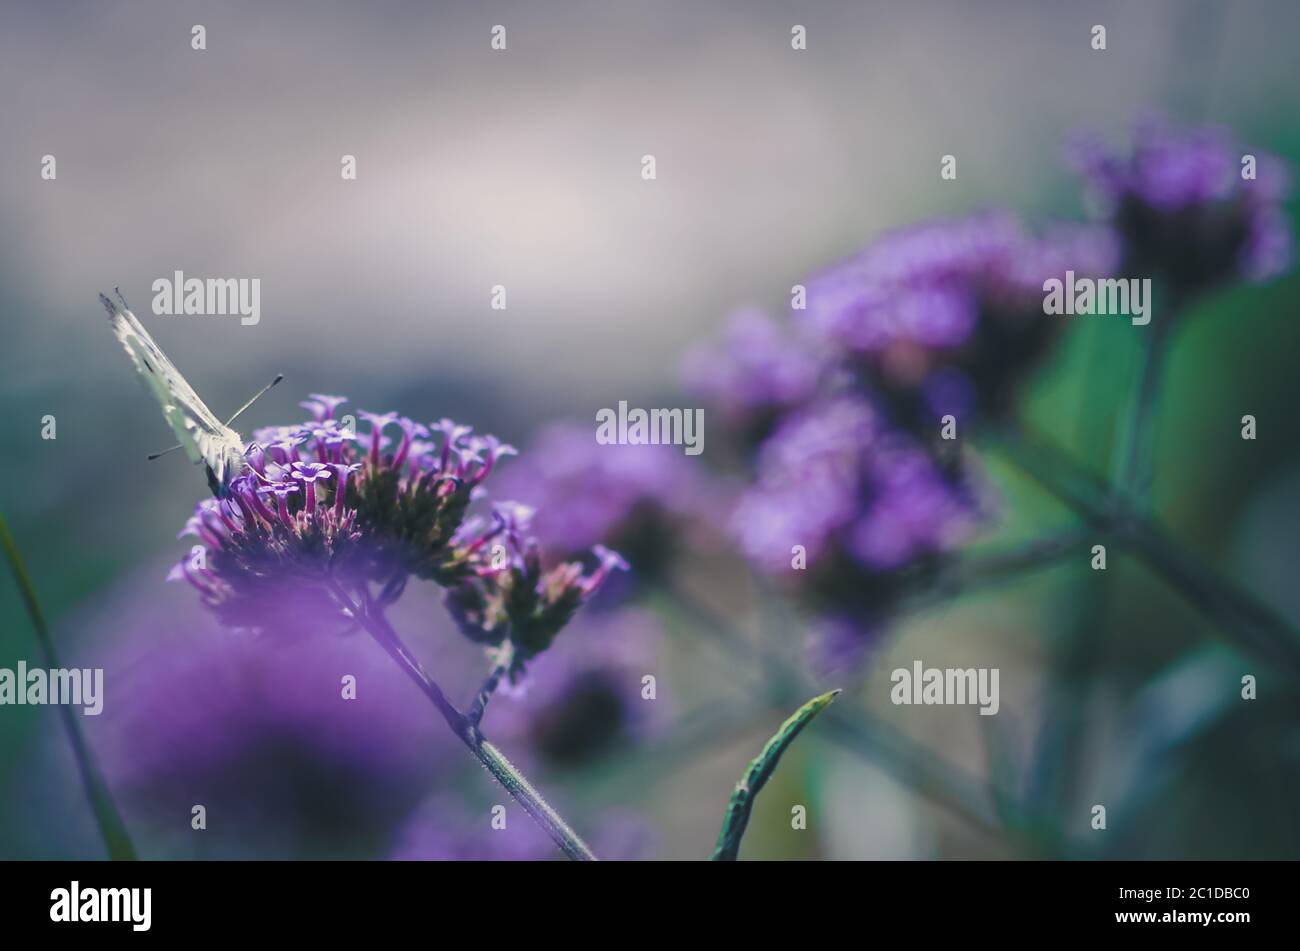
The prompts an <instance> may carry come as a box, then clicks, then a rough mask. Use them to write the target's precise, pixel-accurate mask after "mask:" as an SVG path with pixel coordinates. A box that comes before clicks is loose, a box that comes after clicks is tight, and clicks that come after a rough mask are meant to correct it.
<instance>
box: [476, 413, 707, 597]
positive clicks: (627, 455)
mask: <svg viewBox="0 0 1300 951" xmlns="http://www.w3.org/2000/svg"><path fill="white" fill-rule="evenodd" d="M497 486H498V490H497V494H498V495H500V496H501V497H504V498H512V499H518V500H519V501H520V502H523V503H526V504H527V505H529V506H531V507H533V508H534V509H535V510H536V515H535V516H534V518H533V520H532V527H533V531H534V532H535V533H536V534H537V537H538V539H539V540H540V541H541V543H542V545H543V546H544V547H545V549H546V550H547V551H548V553H550V554H552V555H553V556H555V557H558V558H563V559H568V558H581V557H585V554H584V553H586V552H588V551H589V550H590V549H591V548H592V546H594V545H597V544H602V543H603V544H607V545H609V546H610V547H612V548H615V549H617V550H618V551H619V552H621V553H622V554H623V555H624V556H625V557H626V558H627V560H628V563H629V564H630V565H631V566H632V569H633V571H634V572H635V573H636V576H637V577H638V578H646V577H652V576H654V575H655V574H656V573H657V572H658V571H660V570H662V569H663V568H664V567H665V566H666V563H667V562H668V560H669V559H670V558H671V557H672V555H673V553H674V551H675V550H676V546H677V541H678V539H679V537H680V536H681V535H682V534H683V533H687V534H689V533H692V532H696V531H697V530H698V529H700V528H701V527H702V526H705V525H708V524H709V523H710V522H711V520H713V517H714V513H715V512H716V511H717V506H716V504H715V502H714V498H713V492H712V487H711V485H710V483H709V481H708V478H707V476H706V474H705V473H704V471H703V469H702V468H700V467H698V466H696V465H694V464H693V463H692V462H691V460H689V459H688V458H686V457H685V456H684V455H683V454H682V451H681V448H680V447H678V446H667V445H663V446H652V445H640V446H634V445H600V444H598V443H597V442H596V439H595V430H594V428H592V427H583V426H578V425H576V424H571V423H556V424H552V425H551V426H549V427H547V428H546V429H545V430H543V431H542V432H541V433H540V435H539V436H538V437H537V438H536V439H535V440H534V441H533V443H532V445H531V446H530V448H529V450H528V452H527V453H525V454H524V455H523V456H522V457H521V458H520V460H519V461H518V462H517V463H515V464H514V465H512V466H511V467H510V469H509V471H507V472H504V473H502V475H501V477H500V479H499V480H498V481H497Z"/></svg>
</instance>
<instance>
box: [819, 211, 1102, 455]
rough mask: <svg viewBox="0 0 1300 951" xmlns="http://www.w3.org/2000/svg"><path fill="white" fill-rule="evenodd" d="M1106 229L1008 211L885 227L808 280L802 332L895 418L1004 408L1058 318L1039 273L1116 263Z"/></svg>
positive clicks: (919, 427)
mask: <svg viewBox="0 0 1300 951" xmlns="http://www.w3.org/2000/svg"><path fill="white" fill-rule="evenodd" d="M1114 260H1115V245H1114V240H1113V238H1112V236H1111V235H1110V234H1109V232H1108V231H1106V230H1105V229H1102V228H1098V227H1089V226H1067V225H1058V226H1054V227H1052V228H1050V229H1048V230H1046V231H1044V232H1043V233H1042V234H1040V235H1034V234H1032V233H1030V232H1029V231H1028V230H1027V229H1026V228H1025V227H1024V226H1023V225H1022V224H1021V223H1020V222H1019V220H1018V219H1016V218H1015V217H1013V216H1012V215H1010V214H1007V213H985V214H981V215H976V216H974V217H970V218H964V219H955V220H945V221H938V222H933V223H929V224H925V225H920V226H918V227H913V228H908V229H904V230H900V231H896V232H892V233H889V234H886V235H884V236H882V237H881V238H879V239H878V240H877V241H875V242H874V243H873V244H872V245H871V246H870V247H869V248H868V249H867V250H866V251H864V252H862V253H861V254H859V255H858V256H856V257H854V258H851V259H850V260H848V261H846V262H844V263H842V264H840V265H838V266H836V267H833V268H831V269H830V270H828V271H826V272H824V273H822V274H821V275H819V276H817V277H814V278H813V279H811V280H810V281H809V282H808V285H807V291H808V293H807V309H806V312H805V313H804V314H803V315H802V317H801V316H800V315H799V314H798V313H796V319H800V320H802V322H803V323H804V326H805V328H806V329H807V331H808V332H809V333H810V334H812V336H813V337H814V338H815V339H817V340H819V341H821V342H822V343H823V344H826V345H829V346H832V347H835V348H838V349H839V350H840V351H842V352H843V353H844V354H845V355H846V357H847V359H848V363H849V364H850V366H853V367H856V368H857V369H858V370H859V371H860V372H862V373H863V374H864V375H865V377H866V384H867V387H868V389H869V390H870V391H871V392H872V393H873V394H875V395H876V396H878V397H879V398H880V399H882V400H883V401H884V402H885V405H886V406H887V407H888V409H889V411H890V413H891V415H892V417H893V418H894V419H895V420H896V422H897V423H899V424H900V425H903V426H905V427H907V428H908V429H909V430H911V431H913V432H927V433H928V432H932V431H933V425H932V423H933V421H934V420H935V419H937V418H939V417H941V416H943V415H945V414H949V413H951V414H952V415H954V416H957V417H958V418H964V417H965V415H966V414H969V413H972V412H977V413H979V414H981V415H997V414H1000V413H1004V412H1006V411H1007V410H1008V408H1009V406H1010V401H1011V397H1012V396H1013V395H1014V393H1015V390H1016V387H1017V385H1018V384H1019V382H1020V381H1021V380H1022V379H1023V378H1024V377H1025V375H1026V374H1027V373H1028V372H1029V371H1030V370H1032V369H1033V368H1034V366H1035V365H1036V364H1037V362H1038V361H1039V360H1040V358H1041V357H1042V356H1043V354H1044V353H1045V352H1046V349H1047V347H1048V345H1049V344H1050V343H1051V341H1052V339H1053V337H1054V336H1055V334H1056V331H1057V330H1058V328H1059V327H1060V322H1059V321H1053V320H1051V319H1050V318H1049V317H1047V316H1046V315H1045V314H1044V312H1043V293H1044V292H1043V282H1044V281H1045V280H1046V279H1048V278H1049V277H1063V276H1064V274H1065V272H1066V271H1067V270H1073V271H1075V272H1076V274H1078V275H1080V276H1084V275H1092V276H1097V275H1100V274H1104V273H1109V271H1110V270H1111V269H1112V268H1113V266H1114Z"/></svg>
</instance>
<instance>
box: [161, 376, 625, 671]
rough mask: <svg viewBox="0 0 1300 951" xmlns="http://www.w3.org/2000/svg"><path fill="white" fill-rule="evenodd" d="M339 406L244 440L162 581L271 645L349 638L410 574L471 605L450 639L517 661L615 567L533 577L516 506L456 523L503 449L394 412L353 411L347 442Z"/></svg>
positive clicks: (326, 405) (601, 560) (317, 407)
mask: <svg viewBox="0 0 1300 951" xmlns="http://www.w3.org/2000/svg"><path fill="white" fill-rule="evenodd" d="M342 402H343V398H342V397H334V396H323V395H319V394H317V395H313V397H312V399H311V400H310V401H308V402H307V404H305V405H307V408H308V409H310V410H311V411H312V412H313V415H315V416H316V418H315V419H314V420H311V421H309V422H306V423H303V424H301V425H299V426H287V427H271V428H267V429H263V430H259V431H258V432H256V433H254V442H253V443H252V444H251V445H250V446H249V447H248V451H247V453H246V458H247V460H248V463H249V467H250V468H249V471H247V472H245V473H243V474H242V475H240V476H239V477H238V478H236V479H234V480H233V481H232V482H231V484H230V491H229V495H228V496H227V497H225V498H211V499H205V500H204V501H202V502H200V503H199V505H198V506H197V508H196V510H195V514H194V516H193V517H191V518H190V520H189V521H188V522H187V524H186V527H185V530H184V531H183V532H182V535H193V536H195V537H196V540H197V542H198V545H197V547H196V548H195V549H194V550H193V551H192V552H191V554H190V555H189V556H187V557H186V558H185V559H183V560H182V561H181V563H180V564H179V565H177V566H176V568H175V569H174V570H173V572H172V577H174V578H184V579H185V580H187V581H189V582H190V584H192V585H193V586H194V587H195V588H197V589H198V590H199V592H200V593H201V594H202V596H203V600H204V602H205V603H206V604H207V605H208V606H209V607H211V608H212V609H213V610H214V611H215V612H216V614H217V615H218V617H220V618H221V620H223V621H224V622H225V623H227V624H230V625H232V626H238V627H245V628H252V629H255V630H260V631H269V632H273V633H283V632H286V631H295V632H314V631H318V630H320V629H322V628H326V629H332V628H340V627H347V626H350V625H351V624H352V623H353V622H354V621H355V618H354V617H353V616H352V613H353V611H352V608H353V607H355V606H357V602H358V601H360V602H362V604H361V605H360V606H361V607H364V602H366V601H367V600H369V598H370V589H371V586H374V587H375V588H377V590H378V594H377V595H376V596H375V600H376V602H377V603H378V604H379V605H381V606H382V605H383V604H386V603H389V602H391V601H393V600H395V599H396V598H397V597H398V596H399V595H400V594H401V593H402V590H403V588H404V586H405V585H406V583H407V581H408V579H410V578H418V579H424V580H431V581H434V582H436V583H437V584H439V585H441V586H443V587H444V588H447V589H452V590H454V592H455V597H454V598H453V599H452V600H453V602H454V603H455V605H456V606H458V607H459V606H462V605H464V604H465V599H466V598H467V597H469V596H470V594H471V593H472V594H473V596H474V597H475V598H477V599H478V600H479V601H480V602H481V604H480V606H479V609H478V610H479V611H480V613H481V614H482V618H481V620H482V622H483V623H482V624H481V625H478V626H473V625H471V624H470V622H469V621H468V619H467V618H466V616H465V615H464V614H463V612H462V615H461V619H462V620H465V623H464V624H462V629H464V630H467V631H470V630H473V631H474V638H475V640H477V641H479V642H481V643H486V644H488V645H491V646H500V645H501V644H502V642H503V641H504V640H505V639H506V638H511V639H513V640H514V641H515V643H516V645H517V647H518V652H517V653H518V657H519V660H520V663H521V664H522V662H523V661H525V660H527V659H529V658H531V657H532V656H534V655H535V654H536V653H538V652H540V651H541V650H543V649H544V648H545V647H546V646H547V645H549V643H550V641H551V640H552V639H553V638H554V637H555V635H556V634H557V633H558V632H559V630H560V629H561V628H562V627H563V626H564V624H565V623H567V622H568V620H569V618H571V617H572V615H573V612H574V611H575V610H576V609H577V608H578V606H579V605H580V604H582V602H583V601H585V600H586V599H587V598H588V597H589V596H590V595H591V594H592V593H593V592H594V591H595V589H596V588H597V587H598V586H599V585H600V584H601V582H602V581H603V580H604V578H605V577H606V576H607V575H608V573H609V571H610V570H612V569H613V568H614V567H616V566H618V565H619V564H620V563H621V559H619V557H618V556H617V555H615V554H614V553H613V552H609V551H607V550H603V551H601V552H599V553H598V555H597V565H596V566H595V568H594V569H593V570H592V571H591V572H589V573H585V572H584V569H583V567H582V566H581V565H579V564H577V563H566V564H561V565H558V566H556V567H554V568H552V569H551V570H549V571H542V570H541V567H540V556H539V554H538V551H537V544H536V542H535V540H533V539H532V538H531V537H529V536H527V535H525V534H524V533H525V530H526V528H527V518H526V517H525V515H524V512H523V510H522V509H520V508H518V507H511V506H509V505H503V506H499V507H498V508H497V509H496V510H495V513H494V515H493V517H492V518H490V519H484V518H467V514H468V510H469V508H470V506H471V504H472V503H474V502H475V501H476V500H478V499H480V498H482V497H484V495H485V493H486V489H485V486H484V482H485V481H486V480H487V478H488V476H489V475H490V474H491V473H492V472H493V470H494V468H495V467H496V465H497V463H498V462H499V460H500V459H501V458H503V457H505V456H508V455H512V454H514V452H515V450H514V448H513V447H511V446H508V445H506V444H504V443H502V442H500V441H499V440H498V439H496V438H495V437H493V436H476V435H473V433H472V430H471V428H470V427H468V426H462V425H459V424H456V423H454V422H452V421H451V420H447V419H443V420H439V421H437V422H435V423H431V424H428V425H425V424H422V423H419V422H416V421H414V420H411V419H408V418H406V417H401V416H398V415H397V414H395V413H383V414H376V413H368V412H359V413H358V414H357V415H358V416H360V418H361V419H362V421H363V423H364V425H365V427H366V428H365V429H363V431H361V432H355V431H353V428H354V424H353V423H352V422H351V418H350V417H345V418H343V419H340V418H337V410H338V407H339V405H340V404H341V403H342ZM495 539H499V540H500V542H501V546H500V547H499V548H498V547H497V546H493V545H490V544H489V542H492V541H493V540H495ZM354 599H356V600H354Z"/></svg>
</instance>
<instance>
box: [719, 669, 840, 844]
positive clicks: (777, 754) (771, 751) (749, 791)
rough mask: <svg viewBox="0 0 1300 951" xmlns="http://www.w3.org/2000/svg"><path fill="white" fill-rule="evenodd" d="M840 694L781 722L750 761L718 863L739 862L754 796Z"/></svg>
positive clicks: (725, 822) (726, 822) (726, 820)
mask: <svg viewBox="0 0 1300 951" xmlns="http://www.w3.org/2000/svg"><path fill="white" fill-rule="evenodd" d="M839 695H840V691H839V690H832V691H831V692H830V693H824V694H822V695H821V696H820V697H813V698H812V699H811V700H809V701H808V702H807V703H805V704H804V705H803V706H802V707H800V708H799V709H798V710H796V711H795V712H794V715H793V716H791V717H790V719H788V720H786V721H785V722H784V723H782V724H781V729H779V730H777V731H776V733H775V735H773V737H772V738H771V739H770V740H768V741H767V745H766V746H764V747H763V752H761V753H759V754H758V756H757V757H756V758H755V759H753V760H751V761H750V763H749V768H748V769H747V770H745V775H744V776H742V777H741V779H740V782H738V783H736V791H735V792H733V793H732V794H731V801H730V802H729V803H727V814H726V815H725V816H724V817H723V819H722V831H721V832H719V833H718V844H717V846H715V847H714V849H713V861H714V862H734V861H736V858H737V856H738V854H739V852H740V840H741V838H742V837H743V836H744V834H745V827H746V826H747V825H749V814H750V812H751V811H752V810H753V808H754V797H755V796H757V795H758V793H759V790H761V789H762V788H763V786H764V784H765V783H766V782H767V781H768V780H769V779H771V778H772V774H773V773H774V772H776V766H777V763H779V762H780V761H781V755H782V754H783V753H785V751H786V749H787V748H788V747H789V746H790V744H791V743H793V742H794V738H795V737H796V736H798V735H799V734H800V732H802V730H803V728H804V727H806V726H807V725H808V724H809V723H810V722H812V718H813V717H815V716H817V714H819V713H821V712H822V711H823V710H825V709H826V708H827V707H829V706H830V705H831V701H833V700H834V699H835V698H836V697H838V696H839Z"/></svg>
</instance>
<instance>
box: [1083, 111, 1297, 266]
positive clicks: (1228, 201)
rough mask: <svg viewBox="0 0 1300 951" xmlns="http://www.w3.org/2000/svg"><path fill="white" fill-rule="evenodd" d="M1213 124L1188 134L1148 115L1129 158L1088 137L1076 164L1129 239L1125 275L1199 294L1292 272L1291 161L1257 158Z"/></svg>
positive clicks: (1102, 207)
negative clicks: (1247, 169) (1249, 173)
mask: <svg viewBox="0 0 1300 951" xmlns="http://www.w3.org/2000/svg"><path fill="white" fill-rule="evenodd" d="M1247 152H1248V150H1247V149H1244V148H1242V147H1241V146H1239V145H1237V144H1236V143H1235V142H1234V141H1233V140H1232V138H1231V136H1230V134H1229V133H1228V132H1227V131H1226V130H1224V129H1220V128H1217V127H1213V126H1203V127H1198V128H1191V129H1179V128H1176V127H1174V126H1171V125H1170V124H1168V123H1167V122H1164V121H1162V120H1158V119H1148V120H1146V121H1144V122H1143V123H1142V124H1140V125H1139V126H1138V128H1137V130H1136V135H1135V139H1134V145H1133V150H1132V152H1131V153H1130V154H1128V155H1120V154H1117V153H1115V152H1113V151H1111V150H1108V149H1107V148H1105V147H1104V146H1102V145H1100V144H1099V143H1097V142H1096V141H1095V140H1091V139H1080V140H1078V141H1077V142H1076V143H1075V145H1074V146H1073V148H1072V158H1073V161H1074V164H1075V165H1076V166H1077V167H1078V169H1079V170H1080V171H1081V173H1082V174H1083V176H1084V180H1085V182H1086V184H1087V187H1088V190H1089V193H1090V195H1091V197H1092V198H1093V199H1094V201H1095V202H1096V204H1097V205H1098V206H1099V208H1100V210H1101V211H1102V213H1103V214H1104V215H1105V216H1106V217H1107V218H1108V219H1109V220H1110V221H1111V223H1112V224H1113V226H1114V228H1115V230H1116V231H1117V232H1118V234H1119V235H1120V237H1121V238H1122V240H1123V245H1124V264H1123V271H1124V273H1125V274H1127V275H1130V276H1136V277H1152V278H1161V279H1164V280H1166V281H1169V282H1171V283H1172V284H1173V285H1174V286H1175V287H1177V288H1181V289H1184V290H1191V291H1197V290H1201V289H1204V288H1207V287H1211V286H1213V285H1216V284H1219V283H1221V282H1223V281H1226V280H1230V279H1237V278H1242V279H1246V280H1252V281H1258V280H1264V279H1267V278H1270V277H1273V276H1275V275H1277V274H1279V273H1281V272H1282V271H1283V270H1285V269H1286V267H1287V266H1288V264H1289V262H1290V259H1291V250H1292V234H1291V227H1290V223H1289V219H1288V217H1287V215H1286V213H1285V211H1284V210H1283V208H1282V204H1281V203H1282V201H1283V200H1284V199H1285V198H1286V196H1287V194H1288V192H1289V189H1290V177H1289V175H1288V173H1287V170H1286V168H1285V166H1284V165H1283V163H1282V162H1281V161H1279V160H1278V159H1277V158H1275V157H1273V156H1271V155H1266V154H1255V168H1254V173H1255V178H1254V179H1248V178H1244V177H1243V170H1244V166H1243V157H1244V156H1245V155H1246V154H1247Z"/></svg>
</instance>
